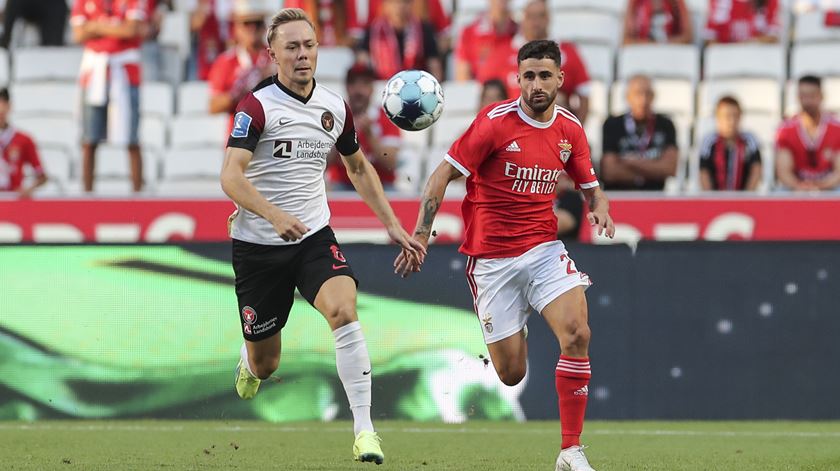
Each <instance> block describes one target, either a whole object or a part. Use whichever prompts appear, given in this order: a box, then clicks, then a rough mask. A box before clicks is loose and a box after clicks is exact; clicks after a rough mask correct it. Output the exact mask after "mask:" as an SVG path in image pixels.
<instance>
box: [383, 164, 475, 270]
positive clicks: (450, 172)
mask: <svg viewBox="0 0 840 471" xmlns="http://www.w3.org/2000/svg"><path fill="white" fill-rule="evenodd" d="M460 176H461V172H460V171H458V169H456V168H455V167H453V166H452V164H450V163H449V162H447V161H445V160H444V161H443V162H441V163H440V165H438V167H437V168H436V169H435V171H434V172H432V175H431V176H429V181H427V182H426V187H425V188H424V189H423V195H422V196H421V197H420V212H419V214H418V215H417V226H416V227H415V229H414V239H415V240H417V241H418V242H419V243H421V244H422V245H423V248H426V247H428V246H429V238H430V237H431V235H432V223H433V222H434V221H435V216H436V215H437V212H438V209H440V204H441V202H442V201H443V196H444V195H445V194H446V187H447V186H449V182H451V181H452V180H454V179H456V178H458V177H460ZM414 271H420V267H419V266H418V265H413V264H412V263H411V260H409V259H408V257H406V254H405V253H404V252H403V253H400V254H399V255H398V256H397V259H396V260H394V273H396V274H398V275H400V276H402V277H403V278H405V277H407V276H408V275H409V273H411V272H414Z"/></svg>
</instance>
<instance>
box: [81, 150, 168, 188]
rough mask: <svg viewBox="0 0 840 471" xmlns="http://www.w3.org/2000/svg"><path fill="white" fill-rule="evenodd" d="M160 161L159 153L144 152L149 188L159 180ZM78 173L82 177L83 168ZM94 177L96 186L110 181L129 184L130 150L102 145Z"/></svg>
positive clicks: (144, 175) (98, 151)
mask: <svg viewBox="0 0 840 471" xmlns="http://www.w3.org/2000/svg"><path fill="white" fill-rule="evenodd" d="M158 160H159V159H158V156H157V153H155V152H153V151H151V150H149V149H144V150H143V179H144V180H145V182H146V186H147V187H153V186H154V184H155V183H156V182H157V181H158V180H159V175H160V164H159V161H158ZM76 173H77V174H78V175H81V168H79V171H78V172H76ZM94 175H95V176H96V184H98V183H99V182H104V181H108V180H116V181H119V182H122V181H125V182H128V181H129V175H130V172H129V163H128V150H127V149H126V148H125V147H122V146H112V145H109V144H103V145H100V146H99V147H98V148H97V149H96V166H95V167H94ZM96 184H95V185H94V186H96Z"/></svg>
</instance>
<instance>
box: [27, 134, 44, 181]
mask: <svg viewBox="0 0 840 471" xmlns="http://www.w3.org/2000/svg"><path fill="white" fill-rule="evenodd" d="M24 149H25V156H24V159H25V160H26V163H28V164H29V166H30V167H32V170H34V171H35V174H36V175H43V174H44V167H42V166H41V158H40V157H39V156H38V148H37V147H35V142H34V141H32V139H30V138H29V137H27V139H26V144H25V146H24Z"/></svg>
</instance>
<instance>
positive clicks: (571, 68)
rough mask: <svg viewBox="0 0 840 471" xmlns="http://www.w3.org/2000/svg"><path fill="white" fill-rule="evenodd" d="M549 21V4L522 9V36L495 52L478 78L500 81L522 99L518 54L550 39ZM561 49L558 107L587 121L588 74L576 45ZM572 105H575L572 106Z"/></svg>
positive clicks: (533, 0)
mask: <svg viewBox="0 0 840 471" xmlns="http://www.w3.org/2000/svg"><path fill="white" fill-rule="evenodd" d="M549 20H550V19H549V13H548V5H547V3H546V1H545V0H529V1H528V2H527V3H526V4H525V7H524V10H523V15H522V23H521V24H520V25H519V33H518V34H517V35H516V36H514V37H513V39H511V40H510V41H509V42H508V44H507V45H506V46H505V47H503V48H499V49H497V50H496V51H494V53H493V54H492V55H491V56H490V57H489V58H488V59H487V60H486V61H485V62H484V64H483V66H482V67H481V68H480V69H479V73H478V76H477V78H476V79H477V80H479V81H480V82H485V81H487V80H490V79H493V78H497V79H501V80H502V81H504V82H505V84H506V86H507V89H508V96H510V97H515V96H519V93H520V91H519V81H518V78H517V77H518V76H519V64H518V62H517V60H516V58H517V54H518V53H519V49H520V48H521V47H522V46H524V45H525V43H527V42H528V41H536V40H539V39H549V37H548V25H549ZM559 46H560V60H561V62H560V69H561V70H562V71H563V83H562V84H561V85H560V92H559V93H558V94H557V104H558V105H560V106H563V107H568V108H570V109H571V111H572V113H574V114H575V116H577V117H578V119H580V121H581V122H584V121H585V120H586V115H587V113H588V110H589V74H588V73H587V71H586V66H585V65H584V64H583V60H582V59H581V57H580V54H579V53H578V50H577V47H575V45H574V44H573V43H570V42H561V43H559ZM572 104H573V105H574V106H570V105H572Z"/></svg>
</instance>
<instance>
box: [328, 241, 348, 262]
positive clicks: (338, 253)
mask: <svg viewBox="0 0 840 471" xmlns="http://www.w3.org/2000/svg"><path fill="white" fill-rule="evenodd" d="M330 251H331V252H332V256H333V258H334V259H336V260H338V261H339V262H345V263H346V262H347V259H346V258H344V254H342V253H341V250H338V246H337V245H335V244H333V245H331V246H330Z"/></svg>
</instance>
